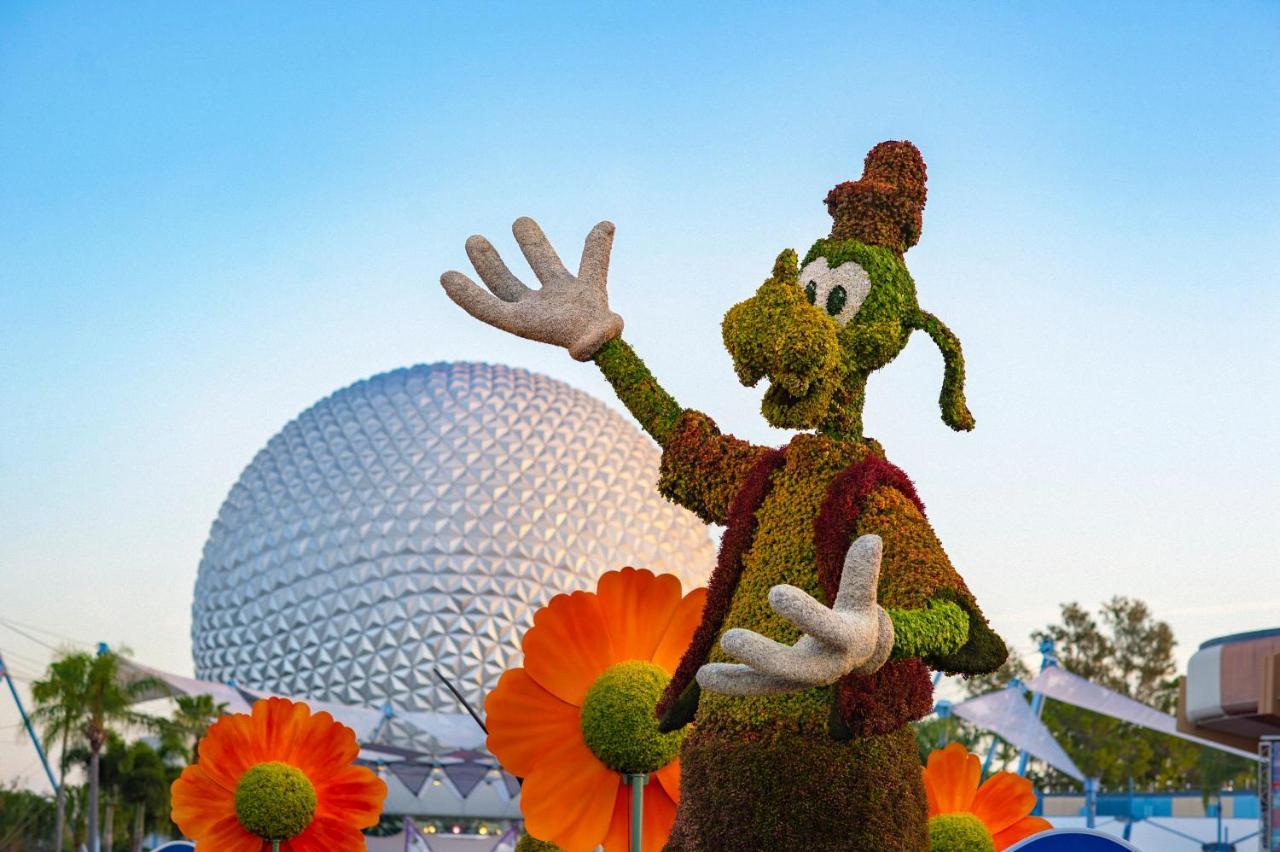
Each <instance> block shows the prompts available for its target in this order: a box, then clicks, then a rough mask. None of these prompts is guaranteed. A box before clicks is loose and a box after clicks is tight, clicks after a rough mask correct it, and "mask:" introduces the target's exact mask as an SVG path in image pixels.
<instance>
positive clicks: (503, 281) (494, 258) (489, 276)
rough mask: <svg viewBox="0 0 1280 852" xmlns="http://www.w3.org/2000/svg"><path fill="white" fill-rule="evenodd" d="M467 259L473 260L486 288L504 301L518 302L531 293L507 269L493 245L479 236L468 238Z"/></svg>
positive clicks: (473, 264) (472, 262) (472, 263)
mask: <svg viewBox="0 0 1280 852" xmlns="http://www.w3.org/2000/svg"><path fill="white" fill-rule="evenodd" d="M467 257H469V258H471V265H472V266H474V267H475V268H476V272H477V273H478V274H479V275H480V280H481V281H483V282H484V286H486V287H488V288H489V291H490V292H491V293H493V295H495V296H497V297H498V298H499V299H501V300H502V301H504V302H518V301H520V299H522V298H523V297H524V296H525V295H526V294H528V293H529V292H530V291H529V288H528V287H526V286H524V284H523V283H522V282H521V281H520V279H519V278H517V277H516V276H515V275H513V274H512V272H511V270H510V269H508V268H507V265H506V263H504V262H503V260H502V256H501V255H499V254H498V250H497V249H495V248H494V247H493V243H491V242H489V241H488V240H487V239H485V238H484V237H482V236H480V235H479V234H476V235H474V236H472V237H468V238H467Z"/></svg>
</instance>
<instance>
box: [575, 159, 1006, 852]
mask: <svg viewBox="0 0 1280 852" xmlns="http://www.w3.org/2000/svg"><path fill="white" fill-rule="evenodd" d="M924 203H925V166H924V161H923V159H922V158H921V157H920V154H919V152H918V151H917V150H916V149H915V147H914V146H912V145H911V144H910V143H906V142H888V143H883V144H881V145H878V146H876V147H875V148H874V149H873V150H872V151H871V152H870V153H869V154H868V155H867V159H866V161H865V164H864V170H863V175H862V177H861V178H860V179H859V180H857V181H852V182H847V183H844V184H841V185H839V186H837V187H836V188H835V189H833V190H832V191H831V193H830V194H829V195H828V196H827V206H828V210H829V211H830V212H831V215H832V217H833V227H832V232H831V235H830V237H829V238H826V239H821V240H818V241H817V242H816V243H814V245H813V247H812V248H810V250H809V252H808V253H807V255H806V257H805V259H804V264H808V263H810V262H812V261H813V260H815V259H816V258H818V257H822V258H825V259H826V260H827V263H828V265H829V266H830V267H838V266H839V265H840V264H842V263H850V262H852V263H857V264H858V265H859V266H860V267H861V268H862V269H863V270H864V271H865V272H866V273H867V277H868V279H869V282H870V286H869V289H868V291H867V293H866V297H865V299H864V300H863V301H862V303H861V304H860V305H859V307H858V310H857V312H856V313H854V314H853V316H852V317H848V316H847V315H843V317H842V319H844V320H847V321H844V322H843V324H842V323H841V322H839V321H837V320H836V319H835V318H834V315H835V314H839V313H840V310H839V308H840V307H841V306H840V305H826V304H822V305H817V304H814V302H815V301H817V299H816V295H817V294H816V288H815V289H814V291H813V292H806V290H805V283H804V282H801V281H800V280H799V269H800V268H801V266H802V264H800V263H799V262H798V260H797V256H796V253H795V252H794V251H791V250H790V249H788V250H786V251H783V252H782V253H781V254H779V255H778V257H777V260H776V261H775V263H774V266H773V270H772V272H771V274H770V276H769V277H768V279H766V280H765V281H764V283H763V284H761V285H760V287H759V288H758V290H757V291H756V293H755V294H754V295H753V296H751V297H750V298H749V299H747V300H745V301H743V302H741V303H739V304H737V305H734V306H733V307H732V308H731V309H730V310H729V311H728V313H726V315H725V318H724V322H723V324H722V334H723V338H724V343H725V346H726V348H727V349H728V351H729V353H730V356H731V357H732V359H733V366H734V371H735V373H736V374H737V377H738V379H739V380H740V381H741V382H743V383H744V384H747V385H755V384H757V383H758V382H759V381H760V380H761V379H767V380H768V383H769V387H768V389H767V391H766V392H765V394H764V400H763V402H762V405H761V411H762V413H763V414H764V416H765V418H766V420H768V421H769V422H770V423H771V424H773V425H775V426H779V427H782V428H790V429H805V430H808V429H812V430H814V434H800V435H797V436H796V437H795V438H794V439H793V440H792V441H791V442H790V443H789V444H788V445H787V446H786V447H785V448H784V449H783V450H773V449H769V448H765V447H759V446H754V445H752V444H750V443H748V442H745V441H741V440H739V439H737V438H734V437H732V436H729V435H723V434H721V433H720V431H719V429H717V428H716V425H715V423H714V422H712V420H711V419H710V418H708V417H707V416H705V415H703V414H701V413H698V412H696V411H690V410H682V409H681V408H680V407H679V405H678V404H677V403H676V401H675V400H674V399H672V398H671V396H670V395H669V394H667V393H666V392H665V391H664V390H663V389H662V388H661V387H660V386H659V385H658V383H657V382H656V380H655V379H654V378H653V376H652V375H651V374H650V372H649V371H648V369H647V368H645V366H644V364H643V362H642V361H641V360H640V359H639V358H638V357H637V356H636V354H635V353H634V352H633V351H632V350H631V348H630V347H629V346H627V345H626V344H625V343H623V342H622V341H621V340H615V341H612V342H610V343H609V344H606V345H605V346H604V347H603V348H602V349H601V350H600V351H599V352H598V353H597V354H596V356H595V361H596V363H597V364H598V365H599V367H600V369H601V370H602V371H603V373H604V375H605V376H606V378H607V379H608V380H609V381H610V383H611V384H612V385H613V387H614V388H615V390H616V391H617V393H618V396H619V398H620V399H621V400H622V402H623V403H624V404H625V405H626V407H627V409H628V410H629V411H630V412H631V413H632V414H633V415H634V416H635V417H636V419H637V420H638V421H639V422H640V424H641V425H642V426H643V427H644V429H645V430H646V431H647V432H648V433H649V434H650V435H652V436H653V437H654V438H655V439H656V440H657V441H658V443H659V444H661V445H662V447H663V455H662V466H661V471H660V479H659V488H660V490H661V492H662V493H663V494H664V495H666V496H667V497H668V498H670V499H671V500H673V501H675V502H677V503H679V504H680V505H682V506H685V507H686V508H688V509H690V510H691V511H693V512H695V513H697V514H698V515H699V517H701V518H703V519H704V520H706V521H707V522H709V523H717V524H724V525H725V526H726V531H725V535H724V538H723V540H722V544H721V549H720V555H719V559H718V561H717V564H716V569H715V572H714V573H713V575H712V578H711V582H710V587H709V590H708V596H707V602H706V605H705V608H704V610H703V617H702V621H701V623H700V624H699V626H698V629H697V631H696V632H695V635H694V639H693V641H692V643H691V645H690V648H689V650H688V652H687V653H686V654H685V656H684V658H683V659H682V660H681V663H680V665H679V667H678V669H677V671H676V674H675V676H674V677H673V678H672V680H671V682H670V684H668V686H667V689H666V691H665V693H664V694H663V696H662V699H661V701H660V702H659V703H658V712H659V714H660V715H661V729H662V730H676V729H678V728H680V727H681V726H682V725H685V724H686V723H688V722H689V721H690V720H693V721H694V723H695V724H694V726H693V728H692V731H691V732H690V733H689V735H688V737H687V738H686V739H685V741H684V745H683V747H682V748H681V765H682V783H681V802H680V806H679V811H678V814H677V819H676V824H675V828H674V829H673V834H672V837H671V840H670V843H669V845H668V848H669V849H672V850H715V849H734V850H753V849H760V850H766V849H767V850H771V852H772V850H779V849H806V850H824V849H841V850H848V849H856V850H863V849H865V850H873V849H874V850H898V849H902V850H916V851H917V852H922V850H926V849H928V838H927V832H926V828H925V801H924V791H923V787H922V784H921V781H920V768H919V757H918V752H917V749H916V746H915V741H914V736H913V735H912V733H911V731H910V730H909V728H908V727H907V726H906V722H908V721H909V720H911V719H915V718H919V717H920V716H921V715H923V714H925V713H927V712H928V711H929V710H930V709H931V707H932V703H933V702H932V684H931V680H930V674H929V668H928V667H930V666H932V667H935V668H939V669H943V670H945V671H949V672H960V673H981V672H987V671H992V670H994V669H995V668H997V667H998V666H999V665H1000V664H1001V663H1002V662H1003V661H1004V658H1005V653H1006V652H1005V647H1004V644H1003V642H1001V641H1000V639H999V637H998V636H996V635H995V633H993V632H992V631H991V629H990V627H989V626H988V625H987V623H986V620H985V618H984V617H983V616H982V613H981V611H980V610H979V608H978V606H977V603H976V602H975V601H974V599H973V596H972V595H971V594H970V593H969V590H968V588H967V587H966V586H965V584H964V581H963V580H962V579H961V578H960V576H959V575H958V574H957V573H956V571H955V569H954V567H953V566H952V565H951V562H950V560H949V559H948V558H947V555H946V553H945V552H944V551H943V549H942V546H941V543H940V542H939V541H938V539H937V536H936V535H935V534H934V532H933V530H932V528H931V527H930V526H929V523H928V520H927V519H926V517H925V511H924V505H923V503H922V502H921V501H920V499H919V497H918V495H917V494H916V491H915V487H914V486H913V485H912V483H911V481H910V479H909V478H908V477H907V476H906V474H905V473H903V472H902V471H901V470H899V469H898V468H896V467H894V466H893V465H892V464H890V463H888V462H887V461H886V460H885V458H884V453H883V451H882V450H881V448H880V446H879V445H878V444H876V443H875V442H874V441H871V440H869V439H867V438H865V437H864V436H863V434H862V411H863V404H864V401H865V397H866V384H867V380H868V378H869V376H870V375H871V373H872V372H874V371H875V370H878V369H880V368H882V367H884V366H885V365H886V364H888V363H889V362H890V361H892V360H893V358H895V357H896V356H897V355H898V353H900V352H901V351H902V349H903V347H905V346H906V344H907V341H908V340H909V338H910V336H911V334H912V332H913V331H917V330H921V331H924V332H926V333H927V334H928V335H929V336H930V337H931V338H932V340H933V341H934V342H935V344H936V345H937V346H938V348H939V349H940V350H941V352H942V355H943V359H944V363H945V369H944V375H943V387H942V393H941V395H940V399H939V404H940V408H941V410H942V417H943V420H944V421H945V422H946V423H947V424H948V425H950V426H951V427H952V428H955V429H970V428H972V427H973V417H972V415H971V414H970V413H969V411H968V408H967V407H966V405H965V400H964V360H963V355H962V353H961V349H960V344H959V341H958V340H957V339H956V337H955V335H953V334H952V333H951V331H950V330H949V329H948V328H947V327H946V326H945V325H944V324H943V323H942V322H941V321H939V320H938V319H937V318H936V317H934V316H932V315H931V314H928V313H926V312H925V311H923V310H921V309H920V306H919V303H918V301H917V297H916V285H915V282H914V281H913V280H912V278H911V274H910V273H909V272H908V270H907V267H906V264H905V263H904V261H903V253H904V252H905V251H906V250H907V249H908V248H910V247H911V246H912V245H914V244H915V243H916V241H917V240H918V239H919V237H920V231H921V224H922V211H923V208H924ZM832 292H833V293H834V292H835V291H834V290H833V291H832ZM846 295H847V294H846ZM828 298H831V296H830V295H828ZM835 298H836V299H837V301H838V299H839V296H838V295H837V296H836V297H835ZM833 307H834V308H836V310H834V311H833V310H831V308H833ZM868 533H874V534H877V535H879V536H880V537H881V538H882V539H883V540H884V558H883V560H882V563H881V574H880V585H879V589H878V594H879V601H880V603H881V605H883V606H885V607H886V608H887V609H889V610H890V613H891V617H892V618H893V620H894V624H895V630H896V634H897V637H896V643H895V648H894V652H893V657H892V659H891V660H890V661H889V662H888V663H886V664H885V665H884V666H883V667H882V668H881V669H880V671H878V672H876V673H874V674H872V675H868V676H852V675H851V676H847V677H845V678H843V679H841V680H840V681H839V682H838V683H837V684H835V685H832V686H829V687H824V688H820V689H808V690H801V691H798V692H794V693H786V694H781V695H771V696H760V697H731V696H724V695H717V694H705V693H704V694H700V693H699V690H698V687H697V684H696V681H695V680H694V675H695V674H696V672H697V670H698V668H699V667H700V666H701V665H703V664H704V663H706V662H708V661H729V660H728V658H727V656H726V655H725V654H724V652H723V651H722V650H721V649H720V648H719V644H718V640H719V637H720V636H721V635H722V633H723V631H724V630H726V629H728V628H731V627H743V628H747V629H750V630H754V631H757V632H759V633H762V634H764V635H766V636H769V637H771V638H774V639H776V640H778V641H780V642H785V643H793V642H795V641H796V640H797V639H799V638H800V634H799V632H798V631H797V630H796V629H795V628H794V627H793V626H792V625H791V624H790V622H787V621H785V620H784V619H782V618H781V617H780V616H778V615H777V613H775V612H774V611H773V609H772V607H770V605H769V603H768V591H769V589H770V588H772V587H773V586H775V585H777V584H779V583H788V584H791V585H794V586H798V587H800V588H801V589H804V590H805V591H807V592H809V594H811V595H813V596H814V597H815V598H818V599H819V600H826V601H827V602H828V603H830V601H831V600H832V598H833V597H834V594H835V589H836V588H837V587H838V584H839V579H840V572H841V570H842V568H843V557H844V554H845V552H846V551H847V549H848V547H849V545H850V543H852V541H853V540H854V539H855V538H857V537H858V536H860V535H865V534H868Z"/></svg>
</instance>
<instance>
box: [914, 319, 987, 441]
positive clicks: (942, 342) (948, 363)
mask: <svg viewBox="0 0 1280 852" xmlns="http://www.w3.org/2000/svg"><path fill="white" fill-rule="evenodd" d="M912 327H913V328H918V329H920V330H921V331H923V332H925V333H926V334H928V335H929V337H931V338H932V339H933V342H934V343H935V344H936V345H937V347H938V349H939V351H941V352H942V361H943V365H944V369H943V373H942V393H941V394H939V395H938V405H939V407H941V408H942V422H944V423H946V424H947V425H948V426H950V427H951V428H952V429H955V430H956V431H957V432H968V431H970V430H971V429H973V425H974V423H973V415H972V414H971V413H970V412H969V406H968V405H967V404H966V403H965V400H964V353H963V352H961V351H960V340H959V338H957V337H956V336H955V335H954V334H952V333H951V329H949V328H947V327H946V325H945V324H944V323H943V322H942V320H940V319H938V318H937V317H935V316H934V315H933V314H931V313H929V312H928V311H920V312H919V313H918V314H917V315H916V318H915V320H914V321H913V322H912Z"/></svg>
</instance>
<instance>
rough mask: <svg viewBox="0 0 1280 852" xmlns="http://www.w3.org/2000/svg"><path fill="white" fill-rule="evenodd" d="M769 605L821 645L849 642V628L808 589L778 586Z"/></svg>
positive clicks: (770, 596) (771, 591) (770, 597)
mask: <svg viewBox="0 0 1280 852" xmlns="http://www.w3.org/2000/svg"><path fill="white" fill-rule="evenodd" d="M769 605H770V606H772V607H773V609H774V612H776V613H778V615H780V616H782V617H783V618H785V619H786V620H787V621H790V622H791V623H792V624H794V625H795V626H796V627H797V628H798V629H799V630H800V631H801V632H802V633H807V634H808V635H810V636H812V637H814V638H815V639H817V640H819V641H821V642H826V643H828V644H831V645H836V646H841V645H844V644H845V643H846V642H847V641H848V635H849V627H848V624H847V623H846V622H845V621H844V620H843V619H842V618H841V617H840V616H839V615H837V614H836V613H835V612H833V611H832V610H831V608H830V607H828V606H826V605H825V604H822V603H820V602H819V601H818V600H816V599H815V598H814V597H813V595H811V594H809V593H808V592H806V591H805V590H804V589H801V588H799V587H797V586H789V585H786V584H780V585H777V586H774V587H773V588H772V589H770V590H769Z"/></svg>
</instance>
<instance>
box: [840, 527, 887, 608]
mask: <svg viewBox="0 0 1280 852" xmlns="http://www.w3.org/2000/svg"><path fill="white" fill-rule="evenodd" d="M883 554H884V543H883V542H882V541H881V540H880V536H878V535H864V536H859V537H858V538H857V539H856V540H855V541H854V542H853V544H851V545H849V550H848V551H847V552H846V553H845V555H844V566H843V568H842V570H841V572H840V589H839V591H838V592H836V601H835V604H834V605H833V606H832V609H834V610H836V611H837V612H855V611H857V610H863V609H871V608H872V607H874V606H875V605H876V592H877V589H878V587H879V585H880V559H881V557H882V556H883Z"/></svg>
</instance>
